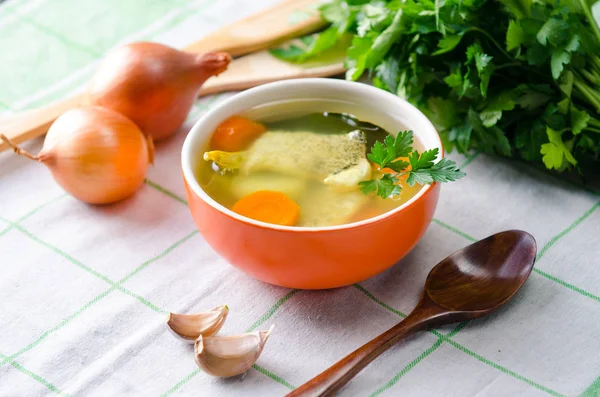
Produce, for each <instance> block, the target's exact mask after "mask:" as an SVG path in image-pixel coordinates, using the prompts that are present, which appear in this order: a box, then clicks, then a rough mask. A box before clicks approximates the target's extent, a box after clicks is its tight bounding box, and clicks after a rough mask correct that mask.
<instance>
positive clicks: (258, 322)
mask: <svg viewBox="0 0 600 397" xmlns="http://www.w3.org/2000/svg"><path fill="white" fill-rule="evenodd" d="M299 291H300V290H298V289H295V290H292V291H290V292H288V293H287V294H285V296H284V297H282V298H281V299H279V300H278V301H277V302H275V304H274V305H273V306H271V307H270V308H269V310H267V312H266V313H265V314H263V315H262V316H260V318H259V319H258V320H256V321H255V322H254V324H252V325H251V326H250V327H248V329H247V330H246V332H252V331H254V330H255V329H256V328H258V327H260V326H261V325H262V324H263V323H264V322H265V321H267V320H268V319H270V318H271V317H273V314H275V312H276V311H277V310H279V308H280V307H281V306H282V305H283V304H284V303H285V302H287V301H288V300H289V299H290V298H291V297H292V296H294V295H296V294H297V293H298V292H299Z"/></svg>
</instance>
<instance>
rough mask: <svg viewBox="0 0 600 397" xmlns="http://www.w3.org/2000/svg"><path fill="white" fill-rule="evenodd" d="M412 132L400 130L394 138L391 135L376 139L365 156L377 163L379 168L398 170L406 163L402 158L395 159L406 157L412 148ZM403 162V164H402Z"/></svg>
mask: <svg viewBox="0 0 600 397" xmlns="http://www.w3.org/2000/svg"><path fill="white" fill-rule="evenodd" d="M412 143H413V133H412V131H402V132H399V133H398V135H396V137H395V138H394V137H393V136H391V135H388V136H386V137H385V140H384V141H383V143H382V142H380V141H377V142H375V145H373V148H372V149H371V153H369V154H368V155H367V158H368V159H369V160H371V161H372V162H374V163H375V164H378V165H379V167H381V168H387V167H389V168H391V169H393V170H394V171H396V172H400V171H401V170H403V169H404V168H406V166H407V165H408V163H406V162H405V161H402V160H396V159H397V158H398V157H406V156H408V154H409V153H410V152H411V150H412ZM404 163H405V165H404V166H402V165H403V164H404Z"/></svg>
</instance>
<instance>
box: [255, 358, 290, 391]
mask: <svg viewBox="0 0 600 397" xmlns="http://www.w3.org/2000/svg"><path fill="white" fill-rule="evenodd" d="M252 368H254V369H255V370H257V371H258V372H260V373H261V374H263V375H265V376H267V377H269V378H271V379H272V380H274V381H275V382H277V383H280V384H282V385H284V386H285V387H287V388H288V389H290V390H294V389H295V388H296V386H294V385H292V384H291V383H289V382H288V381H286V380H285V379H283V378H281V377H279V376H277V375H275V374H274V373H273V372H271V371H269V370H266V369H265V368H263V367H261V366H259V365H256V364H254V365H253V366H252Z"/></svg>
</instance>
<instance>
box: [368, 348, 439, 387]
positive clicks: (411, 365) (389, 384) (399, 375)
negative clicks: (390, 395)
mask: <svg viewBox="0 0 600 397" xmlns="http://www.w3.org/2000/svg"><path fill="white" fill-rule="evenodd" d="M441 345H442V340H441V339H438V340H437V341H435V343H434V344H433V345H431V347H429V348H428V349H426V350H425V351H424V352H423V353H421V354H420V355H419V356H418V357H417V358H415V359H414V360H413V361H411V362H410V363H408V365H407V366H406V367H404V368H402V370H401V371H400V372H398V373H397V374H396V375H394V377H393V378H392V379H390V380H389V381H388V382H387V383H386V384H385V385H383V386H381V387H380V388H379V389H377V390H375V391H374V392H373V393H371V397H376V396H378V395H380V394H381V393H383V392H384V391H386V390H387V389H389V388H391V387H392V386H394V385H395V384H396V383H397V382H398V381H399V380H400V378H402V377H403V376H404V375H406V374H407V373H408V372H410V370H411V369H413V368H414V367H415V366H416V365H417V364H418V363H420V362H421V361H423V359H425V357H427V356H429V355H430V354H431V353H433V352H434V351H436V350H437V348H438V347H440V346H441Z"/></svg>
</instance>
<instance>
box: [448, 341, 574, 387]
mask: <svg viewBox="0 0 600 397" xmlns="http://www.w3.org/2000/svg"><path fill="white" fill-rule="evenodd" d="M444 342H446V343H448V344H450V345H451V346H453V347H455V348H457V349H458V350H460V351H462V352H463V353H466V354H468V355H469V356H471V357H473V358H476V359H477V360H479V361H481V362H482V363H484V364H487V365H489V366H490V367H493V368H496V369H497V370H499V371H501V372H503V373H505V374H506V375H509V376H512V377H513V378H515V379H519V380H521V381H523V382H525V383H527V384H529V385H530V386H533V387H535V388H536V389H539V390H542V391H545V392H546V393H548V394H550V395H553V396H557V397H562V396H564V395H563V394H560V393H559V392H556V391H554V390H552V389H550V388H548V387H546V386H543V385H540V384H539V383H537V382H534V381H532V380H531V379H528V378H526V377H524V376H523V375H520V374H518V373H516V372H515V371H511V370H510V369H508V368H506V367H503V366H501V365H499V364H496V363H495V362H493V361H490V360H488V359H487V358H485V357H482V356H480V355H479V354H477V353H475V352H473V351H472V350H469V349H467V348H466V347H464V346H463V345H461V344H459V343H456V342H455V341H453V340H452V339H448V338H444Z"/></svg>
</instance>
